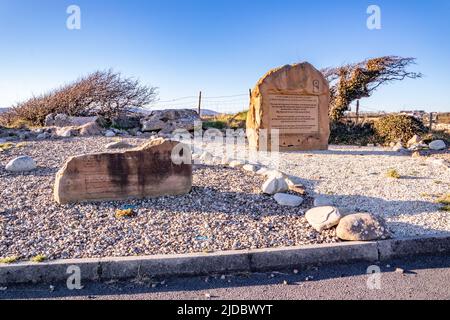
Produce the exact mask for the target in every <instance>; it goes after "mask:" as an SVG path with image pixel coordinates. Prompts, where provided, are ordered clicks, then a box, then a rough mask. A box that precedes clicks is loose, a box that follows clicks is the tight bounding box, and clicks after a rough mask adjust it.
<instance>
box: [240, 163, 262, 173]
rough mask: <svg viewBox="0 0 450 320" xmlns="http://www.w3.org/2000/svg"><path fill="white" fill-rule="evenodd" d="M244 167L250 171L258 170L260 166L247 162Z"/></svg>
mask: <svg viewBox="0 0 450 320" xmlns="http://www.w3.org/2000/svg"><path fill="white" fill-rule="evenodd" d="M242 169H244V170H245V171H248V172H256V171H258V167H257V166H255V165H253V164H246V165H244V166H243V167H242Z"/></svg>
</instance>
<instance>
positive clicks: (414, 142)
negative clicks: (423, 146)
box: [406, 134, 422, 148]
mask: <svg viewBox="0 0 450 320" xmlns="http://www.w3.org/2000/svg"><path fill="white" fill-rule="evenodd" d="M421 142H422V138H421V137H420V136H418V135H417V134H416V135H414V136H413V137H412V138H411V139H409V141H408V142H407V143H406V146H407V147H408V148H409V147H412V146H414V145H418V144H420V143H421Z"/></svg>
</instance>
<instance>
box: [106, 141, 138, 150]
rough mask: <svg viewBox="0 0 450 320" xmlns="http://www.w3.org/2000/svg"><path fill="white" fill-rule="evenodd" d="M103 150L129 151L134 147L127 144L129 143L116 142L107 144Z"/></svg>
mask: <svg viewBox="0 0 450 320" xmlns="http://www.w3.org/2000/svg"><path fill="white" fill-rule="evenodd" d="M105 148H106V149H108V150H113V149H131V148H134V146H133V145H131V144H129V143H127V142H124V141H117V142H111V143H108V144H107V145H106V146H105Z"/></svg>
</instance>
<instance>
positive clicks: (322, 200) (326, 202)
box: [314, 196, 334, 207]
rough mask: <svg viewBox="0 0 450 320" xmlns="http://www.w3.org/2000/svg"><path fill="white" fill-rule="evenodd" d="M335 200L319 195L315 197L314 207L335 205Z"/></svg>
mask: <svg viewBox="0 0 450 320" xmlns="http://www.w3.org/2000/svg"><path fill="white" fill-rule="evenodd" d="M333 205H334V203H333V200H331V199H330V198H328V197H325V196H317V197H315V198H314V207H326V206H333Z"/></svg>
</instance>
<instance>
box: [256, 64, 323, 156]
mask: <svg viewBox="0 0 450 320" xmlns="http://www.w3.org/2000/svg"><path fill="white" fill-rule="evenodd" d="M329 99H330V89H329V84H328V82H327V81H326V79H325V78H324V77H323V75H322V73H321V72H320V71H318V70H317V69H315V68H314V67H313V66H312V65H311V64H309V63H307V62H304V63H299V64H294V65H286V66H284V67H281V68H278V69H273V70H271V71H269V72H268V73H267V74H266V75H265V76H264V77H262V78H261V79H260V80H259V82H258V83H257V85H256V87H255V88H254V90H253V91H252V98H251V101H250V111H249V113H248V118H247V136H248V138H249V144H250V147H251V148H252V149H257V150H273V149H275V148H276V144H277V145H278V144H279V149H280V151H296V150H326V149H328V139H329V137H330V120H329V116H328V108H329ZM274 130H278V132H279V140H278V139H276V135H275V131H274ZM275 141H276V142H275Z"/></svg>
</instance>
